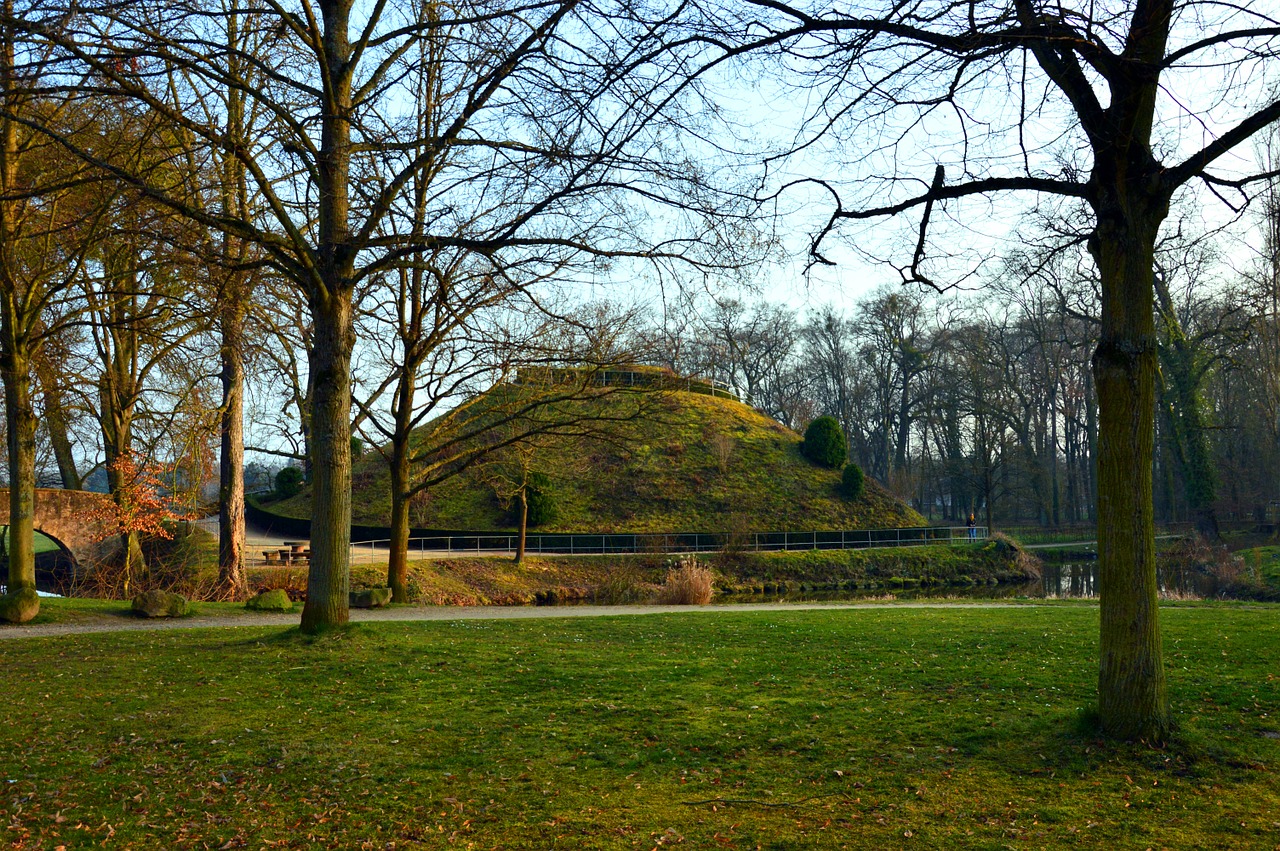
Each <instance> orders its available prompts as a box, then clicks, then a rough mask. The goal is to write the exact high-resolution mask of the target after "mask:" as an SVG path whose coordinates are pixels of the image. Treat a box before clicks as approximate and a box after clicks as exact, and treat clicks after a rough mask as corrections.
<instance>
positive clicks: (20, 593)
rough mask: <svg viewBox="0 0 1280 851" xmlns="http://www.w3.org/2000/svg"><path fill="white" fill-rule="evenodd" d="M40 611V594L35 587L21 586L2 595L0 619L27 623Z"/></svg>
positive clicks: (0, 598)
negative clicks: (10, 592)
mask: <svg viewBox="0 0 1280 851" xmlns="http://www.w3.org/2000/svg"><path fill="white" fill-rule="evenodd" d="M39 613H40V595H39V594H37V593H36V589H34V588H30V587H27V588H19V589H18V590H17V591H14V592H13V593H12V594H5V595H4V596H3V597H0V621H8V622H9V623H26V622H27V621H29V620H31V619H32V618H34V617H35V616H36V615H37V614H39Z"/></svg>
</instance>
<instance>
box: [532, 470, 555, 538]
mask: <svg viewBox="0 0 1280 851" xmlns="http://www.w3.org/2000/svg"><path fill="white" fill-rule="evenodd" d="M524 498H525V501H526V505H527V508H528V509H529V528H531V529H533V528H536V527H538V526H546V525H547V524H548V523H554V522H556V516H557V515H558V514H559V510H558V509H557V508H556V501H555V497H554V496H553V495H552V493H551V480H550V479H549V478H547V477H546V476H545V475H543V474H542V473H531V474H530V475H529V484H528V485H526V486H525V492H524Z"/></svg>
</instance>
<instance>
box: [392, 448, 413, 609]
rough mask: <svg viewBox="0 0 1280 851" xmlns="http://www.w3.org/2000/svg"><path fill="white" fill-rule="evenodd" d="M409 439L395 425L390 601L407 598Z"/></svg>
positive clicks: (402, 600)
mask: <svg viewBox="0 0 1280 851" xmlns="http://www.w3.org/2000/svg"><path fill="white" fill-rule="evenodd" d="M409 451H410V449H409V439H408V431H407V429H406V430H405V433H404V438H403V439H401V433H400V430H399V429H397V432H396V435H395V437H394V438H393V439H392V446H391V464H390V473H391V553H390V556H389V558H388V560H387V587H388V588H390V589H391V602H393V603H407V602H409V500H410V496H409V487H410V485H409Z"/></svg>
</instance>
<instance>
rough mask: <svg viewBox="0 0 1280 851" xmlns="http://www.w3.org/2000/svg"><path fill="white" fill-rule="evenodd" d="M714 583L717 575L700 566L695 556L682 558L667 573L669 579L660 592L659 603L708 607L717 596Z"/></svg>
mask: <svg viewBox="0 0 1280 851" xmlns="http://www.w3.org/2000/svg"><path fill="white" fill-rule="evenodd" d="M714 581H715V574H713V573H712V572H711V569H710V568H708V567H703V566H702V565H701V564H699V563H698V559H697V558H696V557H695V556H681V557H680V560H679V561H678V562H676V564H675V566H674V567H672V568H671V569H670V570H669V571H667V578H666V580H665V581H664V582H663V583H662V588H660V589H659V590H658V602H659V603H663V604H665V605H675V606H702V605H706V604H707V603H710V602H711V597H712V595H713V594H715V588H714V587H713V583H714Z"/></svg>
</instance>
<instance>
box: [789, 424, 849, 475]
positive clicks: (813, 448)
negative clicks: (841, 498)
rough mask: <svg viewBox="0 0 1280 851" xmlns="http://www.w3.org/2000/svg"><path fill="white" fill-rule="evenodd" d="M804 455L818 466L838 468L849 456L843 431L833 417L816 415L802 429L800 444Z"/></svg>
mask: <svg viewBox="0 0 1280 851" xmlns="http://www.w3.org/2000/svg"><path fill="white" fill-rule="evenodd" d="M800 452H801V454H802V455H804V457H806V458H808V459H809V460H810V461H812V462H813V463H815V464H817V465H818V466H820V467H831V468H832V469H836V468H838V467H839V466H840V465H841V464H843V463H844V462H845V459H846V458H848V457H849V449H848V446H847V444H846V443H845V440H844V432H843V431H841V430H840V423H838V422H836V418H835V417H818V418H817V419H816V420H814V421H813V422H811V423H809V427H808V428H807V429H805V430H804V442H803V443H801V444H800Z"/></svg>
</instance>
